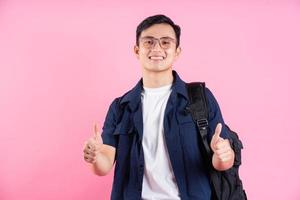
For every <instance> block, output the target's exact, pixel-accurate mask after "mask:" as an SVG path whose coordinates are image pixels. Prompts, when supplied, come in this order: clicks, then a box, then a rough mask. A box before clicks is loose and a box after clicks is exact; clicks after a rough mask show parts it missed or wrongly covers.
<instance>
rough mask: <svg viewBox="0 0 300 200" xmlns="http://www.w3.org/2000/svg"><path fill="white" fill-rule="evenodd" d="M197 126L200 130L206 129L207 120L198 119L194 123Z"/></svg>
mask: <svg viewBox="0 0 300 200" xmlns="http://www.w3.org/2000/svg"><path fill="white" fill-rule="evenodd" d="M196 123H197V126H198V127H200V128H201V129H206V128H207V127H208V121H207V119H200V120H197V121H196Z"/></svg>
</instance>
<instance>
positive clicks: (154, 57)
mask: <svg viewBox="0 0 300 200" xmlns="http://www.w3.org/2000/svg"><path fill="white" fill-rule="evenodd" d="M149 59H150V60H164V59H165V57H163V56H149Z"/></svg>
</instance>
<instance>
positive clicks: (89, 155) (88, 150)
mask: <svg viewBox="0 0 300 200" xmlns="http://www.w3.org/2000/svg"><path fill="white" fill-rule="evenodd" d="M102 146H103V141H102V138H101V136H100V133H99V128H98V126H97V124H95V125H94V135H93V136H92V137H90V138H89V139H88V140H87V141H86V142H85V143H84V148H83V153H84V156H83V157H84V160H85V161H86V162H88V163H95V162H96V157H97V155H98V154H99V153H100V151H101V148H102Z"/></svg>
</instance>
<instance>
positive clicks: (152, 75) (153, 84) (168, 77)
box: [143, 68, 173, 88]
mask: <svg viewBox="0 0 300 200" xmlns="http://www.w3.org/2000/svg"><path fill="white" fill-rule="evenodd" d="M172 83H173V74H172V69H171V68H170V69H168V70H166V71H161V72H151V71H146V70H143V85H144V86H145V87H148V88H158V87H162V86H165V85H169V84H172Z"/></svg>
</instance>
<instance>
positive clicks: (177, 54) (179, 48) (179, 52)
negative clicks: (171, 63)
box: [175, 46, 181, 60]
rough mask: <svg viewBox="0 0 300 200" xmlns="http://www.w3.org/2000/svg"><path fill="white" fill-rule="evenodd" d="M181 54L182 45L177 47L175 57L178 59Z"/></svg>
mask: <svg viewBox="0 0 300 200" xmlns="http://www.w3.org/2000/svg"><path fill="white" fill-rule="evenodd" d="M180 54H181V47H180V46H179V47H177V48H176V53H175V59H176V60H177V58H178V57H179V55H180Z"/></svg>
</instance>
